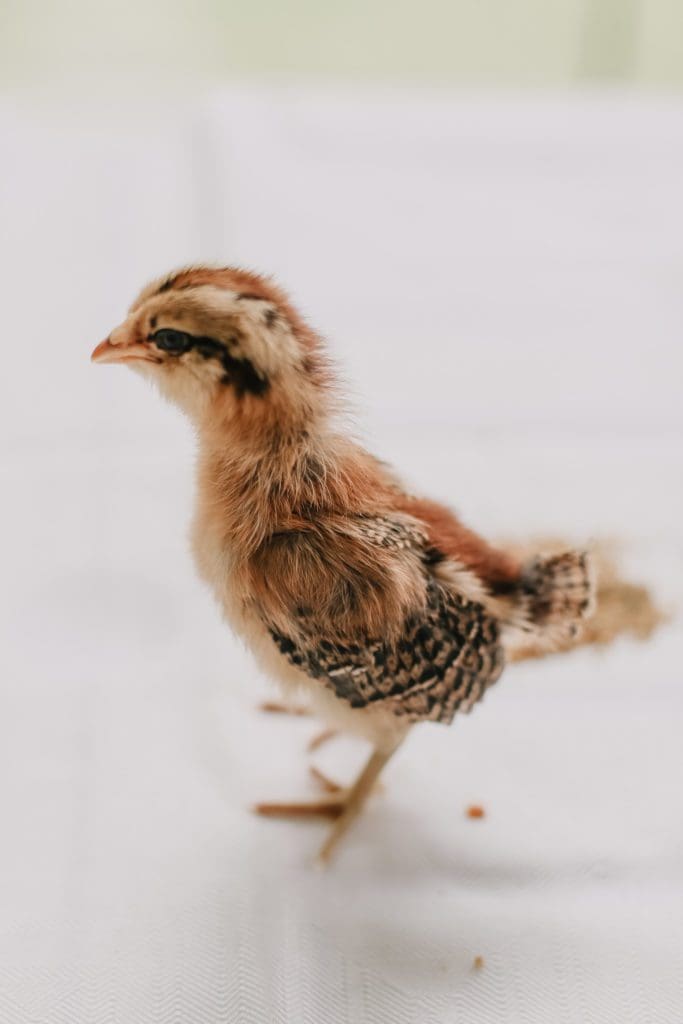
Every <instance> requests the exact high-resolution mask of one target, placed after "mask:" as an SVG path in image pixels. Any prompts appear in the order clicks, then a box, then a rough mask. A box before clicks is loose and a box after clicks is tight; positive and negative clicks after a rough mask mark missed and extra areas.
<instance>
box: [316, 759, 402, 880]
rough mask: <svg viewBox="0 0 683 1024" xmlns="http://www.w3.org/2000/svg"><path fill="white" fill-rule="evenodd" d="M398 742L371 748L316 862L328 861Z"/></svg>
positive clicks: (360, 809)
mask: <svg viewBox="0 0 683 1024" xmlns="http://www.w3.org/2000/svg"><path fill="white" fill-rule="evenodd" d="M399 743H400V741H399ZM399 743H395V744H394V745H393V746H388V747H377V748H376V749H375V750H373V752H372V754H371V755H370V758H369V760H368V762H367V764H366V765H365V768H363V771H362V772H361V773H360V775H359V776H358V778H357V779H356V781H355V782H354V784H353V786H352V787H351V789H350V790H349V791H348V793H347V795H346V799H345V801H344V807H343V810H342V812H341V814H340V815H339V817H338V818H337V819H336V821H335V822H334V824H333V825H332V828H331V829H330V832H329V834H328V836H327V839H326V840H325V842H324V843H323V845H322V846H321V848H320V850H319V851H318V856H317V858H316V859H317V862H318V864H321V865H325V864H328V863H329V861H330V859H331V858H332V854H333V853H334V851H335V850H336V848H337V846H338V845H339V841H340V840H341V838H342V836H344V835H345V834H346V832H347V830H348V828H349V826H350V825H352V824H353V822H354V821H355V820H356V818H357V817H358V815H359V814H360V812H361V811H362V810H363V807H364V806H365V802H366V800H367V799H368V797H369V796H370V793H371V792H372V790H373V788H374V786H375V783H376V782H377V779H378V778H379V776H380V773H381V771H382V769H383V768H384V766H385V765H386V763H387V761H388V760H389V759H390V757H391V756H392V754H393V753H394V752H395V751H396V749H397V748H398V746H399Z"/></svg>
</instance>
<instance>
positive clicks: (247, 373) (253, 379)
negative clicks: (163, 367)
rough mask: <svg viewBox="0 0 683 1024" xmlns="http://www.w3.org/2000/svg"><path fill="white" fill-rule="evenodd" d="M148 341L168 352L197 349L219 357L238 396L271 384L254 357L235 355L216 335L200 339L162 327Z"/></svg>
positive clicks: (177, 353) (209, 356) (262, 390)
mask: <svg viewBox="0 0 683 1024" xmlns="http://www.w3.org/2000/svg"><path fill="white" fill-rule="evenodd" d="M148 340H149V341H153V342H154V344H155V345H156V346H157V348H159V349H161V350H162V352H167V353H168V355H172V356H180V355H183V354H184V353H185V352H189V351H190V350H191V349H194V350H195V352H197V354H198V355H200V356H201V357H202V359H217V360H218V362H219V363H220V364H221V366H222V367H223V370H224V371H225V376H224V378H223V382H224V383H225V384H233V385H234V387H235V390H236V391H237V393H238V395H243V394H245V393H249V394H251V395H263V394H264V393H265V392H266V391H267V390H268V388H269V386H270V382H269V380H268V378H267V377H263V376H261V374H260V373H259V372H258V370H257V369H256V368H255V366H254V364H253V363H252V362H251V360H249V359H246V358H239V357H238V356H234V355H232V354H231V353H230V352H229V351H228V348H227V346H226V345H224V344H223V342H222V341H217V340H216V339H215V338H206V337H201V338H197V337H195V336H194V335H192V334H187V333H186V332H185V331H175V330H173V328H171V327H162V328H161V329H160V330H158V331H155V332H154V334H150V335H149V339H148Z"/></svg>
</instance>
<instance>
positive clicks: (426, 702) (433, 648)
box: [271, 520, 503, 723]
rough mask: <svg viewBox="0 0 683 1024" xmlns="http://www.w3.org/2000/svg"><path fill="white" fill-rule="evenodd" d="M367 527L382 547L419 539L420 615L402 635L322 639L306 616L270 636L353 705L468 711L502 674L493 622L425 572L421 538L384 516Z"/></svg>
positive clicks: (440, 713)
mask: <svg viewBox="0 0 683 1024" xmlns="http://www.w3.org/2000/svg"><path fill="white" fill-rule="evenodd" d="M368 527H369V529H370V530H371V531H373V532H374V534H375V542H376V543H379V544H382V546H384V547H387V546H389V547H405V546H412V545H416V544H418V543H420V544H421V545H422V547H423V549H424V559H425V572H426V595H425V596H426V601H425V606H424V608H423V609H422V610H421V612H420V614H419V615H412V616H410V617H409V618H407V619H406V621H405V626H404V629H403V631H402V633H401V636H400V638H399V639H398V640H397V641H395V642H387V641H386V640H383V639H372V638H365V639H362V638H359V640H358V642H357V643H339V642H337V641H334V642H333V641H328V640H321V639H320V638H319V637H320V634H319V632H317V631H316V630H315V628H314V624H313V623H311V628H310V630H309V629H308V628H307V622H306V619H305V618H304V619H303V620H302V621H301V622H300V623H299V625H300V632H299V637H298V639H296V640H294V639H293V638H291V637H288V636H284V635H283V634H281V633H278V632H276V631H274V630H272V629H271V635H272V637H273V640H274V641H275V643H276V644H277V646H278V648H279V650H280V652H281V653H282V654H283V655H284V656H285V657H286V658H287V659H288V660H289V661H290V662H291V664H293V665H295V666H296V667H297V668H299V669H300V670H301V671H303V672H305V673H306V674H307V675H309V676H311V677H312V678H314V679H319V680H320V681H321V682H322V683H324V684H325V685H326V686H328V687H329V688H330V689H331V690H333V691H334V693H335V694H336V696H337V697H339V698H340V699H341V700H344V701H347V702H348V703H349V704H350V705H351V706H352V707H354V708H364V707H372V706H381V707H383V708H386V709H387V710H389V711H391V712H392V713H393V714H395V715H397V716H402V717H404V718H407V719H408V720H410V721H422V720H429V721H435V722H444V723H448V722H450V721H451V720H452V719H453V716H454V715H455V713H456V712H457V711H469V710H470V709H471V707H472V706H473V705H474V704H475V703H476V702H477V701H478V700H479V699H480V698H481V697H482V696H483V694H484V692H485V691H486V689H487V688H488V687H489V686H490V685H491V684H492V683H494V682H495V681H496V679H497V678H498V676H499V675H500V673H501V671H502V669H503V649H502V646H501V644H500V639H499V627H498V623H497V621H496V620H495V619H494V618H493V617H491V616H490V615H489V614H488V613H487V611H486V609H485V608H484V607H483V606H482V605H481V604H479V603H478V602H476V601H471V600H468V599H467V598H465V597H463V596H462V595H460V594H458V593H457V592H455V591H454V590H453V589H452V588H451V587H448V586H446V585H444V584H443V583H441V582H440V581H438V580H437V579H436V578H435V577H434V576H432V575H431V574H430V573H429V571H428V568H427V566H428V564H429V561H430V560H432V559H433V554H434V553H433V551H432V552H430V550H429V549H428V547H427V546H426V544H425V540H424V538H423V537H420V536H419V535H416V534H414V533H412V532H410V531H409V532H408V533H407V534H406V532H405V531H404V528H403V526H402V524H387V523H386V521H383V520H381V521H380V520H373V521H372V523H368ZM307 634H310V637H311V641H310V643H309V642H308V641H307V639H306V637H307ZM314 637H315V641H314V640H313V638H314Z"/></svg>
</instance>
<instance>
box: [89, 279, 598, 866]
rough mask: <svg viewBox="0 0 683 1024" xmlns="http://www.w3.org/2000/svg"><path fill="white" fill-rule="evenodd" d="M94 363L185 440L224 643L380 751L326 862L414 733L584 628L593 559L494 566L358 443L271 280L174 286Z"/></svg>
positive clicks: (167, 284) (485, 551) (354, 793)
mask: <svg viewBox="0 0 683 1024" xmlns="http://www.w3.org/2000/svg"><path fill="white" fill-rule="evenodd" d="M92 359H93V361H94V362H98V363H127V364H129V365H130V366H131V368H133V369H135V370H137V371H138V372H140V373H142V374H144V375H145V376H146V377H148V378H150V379H151V380H153V381H154V382H155V383H156V384H157V385H158V387H159V389H160V390H161V391H162V393H163V394H164V395H165V396H166V397H168V398H169V399H171V401H173V402H175V403H176V404H177V405H179V406H180V408H181V409H183V410H184V412H185V413H186V414H187V415H188V416H189V418H190V419H191V421H192V422H193V424H194V427H195V429H196V432H197V436H198V438H199V456H198V474H197V501H196V511H195V516H194V522H193V527H192V544H193V551H194V556H195V559H196V564H197V568H198V571H199V573H200V574H201V576H202V577H203V578H204V580H206V582H207V583H208V584H209V586H210V587H211V589H212V591H213V593H214V595H215V597H216V599H217V600H218V602H219V604H220V606H221V608H222V610H223V613H224V615H225V618H226V619H227V621H228V622H229V623H230V625H231V626H232V628H233V629H234V630H235V632H236V633H238V634H240V635H241V636H242V637H243V638H244V640H245V641H246V643H247V645H248V646H249V647H250V648H251V650H252V651H253V653H254V654H255V656H256V658H257V659H258V661H259V662H260V664H261V666H262V667H263V669H264V670H265V672H266V673H268V674H269V675H270V676H271V677H273V678H274V679H275V680H277V681H278V682H279V683H280V685H281V686H282V688H283V689H284V691H285V692H286V694H287V695H291V694H292V693H293V692H298V693H300V692H301V691H304V692H305V693H306V695H307V697H308V699H309V701H310V704H311V706H312V708H313V710H314V712H315V713H317V714H318V715H319V716H320V717H322V718H323V719H325V720H326V721H327V723H328V724H330V725H331V726H333V727H337V728H341V729H343V730H347V731H350V732H352V733H356V734H360V735H361V736H363V737H366V738H368V739H369V740H370V741H371V743H372V745H373V752H372V754H371V756H370V759H369V761H368V762H367V764H366V766H365V768H364V769H363V771H362V772H361V774H360V776H359V777H358V779H357V781H356V782H355V784H354V785H353V786H352V787H351V788H350V790H348V791H343V792H338V793H331V794H329V795H328V797H326V800H325V801H324V803H325V809H326V810H327V811H329V810H330V808H331V807H332V805H334V810H335V811H336V812H337V817H336V819H335V821H334V823H333V825H332V826H331V831H330V833H329V834H328V836H327V838H326V841H325V843H324V845H323V847H322V849H321V850H320V854H319V857H320V860H321V861H323V862H324V861H327V860H328V859H329V858H330V856H331V855H332V853H333V851H334V849H335V848H336V846H337V844H338V842H339V840H340V838H341V837H342V836H343V835H344V833H345V832H346V830H347V829H348V827H349V825H350V824H351V823H352V822H353V820H354V819H355V818H356V817H357V815H358V813H359V812H360V810H361V809H362V807H363V805H364V803H365V801H366V799H367V797H368V795H369V793H370V792H371V790H372V789H373V787H374V785H375V783H376V781H377V779H378V776H379V775H380V773H381V771H382V769H383V768H384V766H385V765H386V763H387V761H388V760H389V758H390V757H391V756H392V754H393V753H394V752H395V750H396V749H397V747H398V746H399V745H400V744H401V742H402V741H403V739H404V738H405V736H406V734H407V732H408V731H409V730H410V728H411V727H412V726H413V725H414V724H416V723H418V722H422V721H432V722H441V723H444V724H448V723H450V722H451V721H452V719H453V716H454V715H455V713H456V712H458V711H469V710H470V709H471V708H472V707H473V706H474V704H476V702H477V701H479V700H480V699H481V698H482V697H483V695H484V693H485V692H486V690H487V689H488V687H489V686H491V685H492V684H493V683H495V682H496V680H497V679H498V678H499V676H500V674H501V672H502V670H503V667H504V665H505V659H506V650H507V651H509V650H512V649H513V647H514V644H515V643H517V644H519V642H520V636H521V637H527V638H529V639H530V640H533V642H534V643H535V644H537V645H538V644H541V645H544V646H545V647H546V648H548V649H552V648H553V646H561V645H563V644H566V643H567V641H568V639H570V638H572V637H574V636H575V635H576V634H577V632H578V630H579V628H580V625H581V622H582V620H584V619H585V618H586V617H587V616H588V615H590V613H591V609H592V607H593V592H594V588H593V583H592V579H591V572H590V566H589V562H588V558H587V556H586V554H585V553H584V552H577V551H565V552H562V553H560V554H556V555H553V556H551V557H546V558H543V557H535V558H531V559H528V560H519V559H518V558H515V557H513V556H512V555H510V554H508V553H506V552H505V551H500V550H496V549H495V548H494V547H492V546H491V545H489V544H488V543H487V542H486V541H484V540H483V539H482V538H480V537H479V536H477V534H475V533H474V532H472V531H471V530H470V529H468V528H467V527H466V526H464V525H463V524H462V523H461V522H460V521H459V520H458V519H457V518H456V516H455V515H454V514H453V513H452V512H451V511H449V510H448V509H447V508H444V507H443V506H441V505H439V504H437V503H435V502H432V501H428V500H426V499H423V498H419V497H415V496H414V495H412V494H410V493H409V492H408V491H407V490H406V489H405V488H404V486H403V485H402V484H401V482H400V481H399V479H398V478H397V477H396V476H395V475H394V473H393V472H392V471H391V470H390V469H389V468H388V467H387V466H386V465H385V464H384V463H382V462H380V461H379V460H378V459H376V458H374V457H373V456H372V455H370V454H368V453H367V452H366V451H364V450H363V449H362V448H361V447H359V446H358V445H357V444H355V443H354V442H353V441H352V440H351V438H350V437H349V436H348V435H347V434H346V433H345V432H344V430H343V428H342V427H340V426H339V418H338V413H339V412H340V408H341V402H340V396H339V393H338V390H337V387H336V384H335V379H334V374H333V372H332V368H331V366H330V363H329V361H328V359H327V357H326V354H325V350H324V346H323V344H322V341H321V339H320V337H319V336H318V335H317V334H316V333H315V332H314V331H313V330H312V329H311V328H310V327H309V326H308V325H307V323H306V322H305V321H304V320H303V319H302V317H301V316H300V315H299V313H298V312H297V311H296V310H295V309H294V308H293V306H292V305H291V303H290V301H289V299H288V298H287V296H286V295H285V293H284V292H283V291H281V290H280V289H279V288H278V287H277V286H275V285H274V284H273V283H272V282H271V281H270V280H269V279H266V278H264V277H261V276H260V275H258V274H253V273H249V272H247V271H244V270H239V269H231V268H221V269H216V268H209V267H190V268H186V269H182V270H179V271H176V272H175V273H172V274H170V275H169V276H167V277H165V278H163V279H160V280H157V281H155V282H153V283H152V284H151V285H149V286H148V287H146V288H145V289H144V290H143V291H142V292H141V294H140V295H139V296H138V298H137V299H136V300H135V302H134V303H133V305H132V306H131V308H130V311H129V313H128V316H127V317H126V319H125V320H124V321H123V323H122V324H121V325H120V326H119V327H117V328H116V329H115V330H114V331H112V333H111V334H110V335H109V337H108V338H107V339H106V341H103V342H102V343H101V344H100V345H98V346H97V348H96V349H95V351H94V352H93V354H92ZM270 810H271V812H272V810H273V806H272V805H270ZM286 810H287V811H288V812H292V813H297V814H299V815H300V814H302V813H307V812H310V813H319V812H320V810H321V803H320V802H316V803H315V804H310V805H306V804H296V805H286Z"/></svg>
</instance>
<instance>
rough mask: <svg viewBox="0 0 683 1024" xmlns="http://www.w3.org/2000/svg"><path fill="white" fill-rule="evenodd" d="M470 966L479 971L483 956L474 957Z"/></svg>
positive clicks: (482, 964) (482, 963)
mask: <svg viewBox="0 0 683 1024" xmlns="http://www.w3.org/2000/svg"><path fill="white" fill-rule="evenodd" d="M472 966H473V967H474V969H475V971H480V970H481V969H482V967H483V966H484V958H483V956H475V958H474V960H473V961H472Z"/></svg>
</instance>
